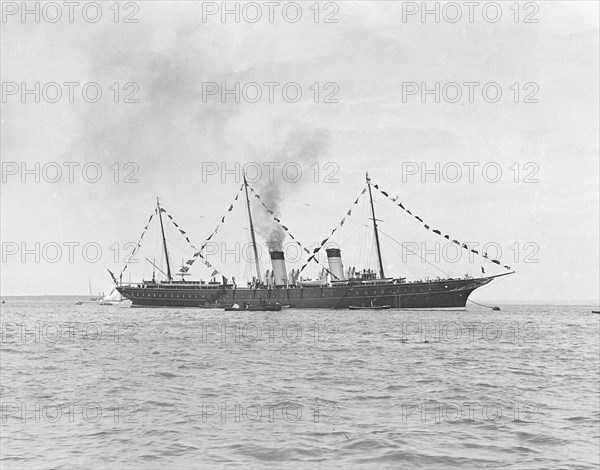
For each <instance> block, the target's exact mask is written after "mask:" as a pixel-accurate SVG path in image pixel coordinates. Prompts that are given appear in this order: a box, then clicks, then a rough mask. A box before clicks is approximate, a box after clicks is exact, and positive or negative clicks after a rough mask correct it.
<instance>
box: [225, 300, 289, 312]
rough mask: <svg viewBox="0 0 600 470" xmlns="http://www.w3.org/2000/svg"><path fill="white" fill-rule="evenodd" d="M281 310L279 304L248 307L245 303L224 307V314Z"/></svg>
mask: <svg viewBox="0 0 600 470" xmlns="http://www.w3.org/2000/svg"><path fill="white" fill-rule="evenodd" d="M280 310H281V304H280V303H279V302H275V303H268V304H263V305H249V304H247V303H245V304H244V305H242V306H240V305H238V304H233V305H232V306H231V307H225V311H226V312H241V311H247V312H279V311H280Z"/></svg>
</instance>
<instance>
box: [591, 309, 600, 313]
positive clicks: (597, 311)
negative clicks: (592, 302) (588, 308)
mask: <svg viewBox="0 0 600 470" xmlns="http://www.w3.org/2000/svg"><path fill="white" fill-rule="evenodd" d="M592 313H600V310H592Z"/></svg>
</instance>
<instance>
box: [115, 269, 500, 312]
mask: <svg viewBox="0 0 600 470" xmlns="http://www.w3.org/2000/svg"><path fill="white" fill-rule="evenodd" d="M492 279H493V277H484V278H478V279H449V280H440V281H430V282H414V283H407V282H401V283H400V282H398V283H397V282H392V283H385V284H375V285H365V284H354V285H340V286H322V287H289V288H283V287H282V288H273V289H267V288H258V289H251V288H241V287H240V288H233V287H231V286H228V287H225V286H220V285H214V284H213V285H199V284H195V285H191V284H190V283H187V284H188V285H186V283H183V282H177V283H164V284H162V283H161V284H143V285H139V286H121V287H118V288H117V290H118V291H119V292H120V293H121V294H122V295H123V296H124V297H126V298H127V299H130V300H131V301H132V306H133V307H195V308H198V307H200V308H226V307H231V306H232V305H233V304H234V303H238V304H240V303H246V304H248V305H249V306H250V307H252V308H260V306H261V305H262V303H263V301H266V302H279V303H281V304H282V305H284V306H290V307H293V308H328V309H331V308H349V307H350V306H355V307H370V306H374V307H377V306H382V305H391V306H392V308H399V309H464V308H465V304H466V302H467V298H468V297H469V295H470V294H471V292H473V291H474V290H475V289H477V288H478V287H481V286H483V285H485V284H487V283H488V282H490V281H491V280H492Z"/></svg>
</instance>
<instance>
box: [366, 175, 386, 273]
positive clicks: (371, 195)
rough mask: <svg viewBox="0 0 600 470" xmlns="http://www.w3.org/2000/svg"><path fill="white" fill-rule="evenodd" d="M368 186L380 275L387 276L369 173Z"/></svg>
mask: <svg viewBox="0 0 600 470" xmlns="http://www.w3.org/2000/svg"><path fill="white" fill-rule="evenodd" d="M367 186H368V187H369V199H370V201H371V214H372V215H373V219H372V220H373V230H374V232H375V246H376V247H377V261H378V262H379V276H380V277H381V279H384V278H385V275H384V273H383V261H382V259H381V246H380V245H379V232H378V230H377V218H376V217H375V207H374V206H373V194H372V193H371V178H369V173H367Z"/></svg>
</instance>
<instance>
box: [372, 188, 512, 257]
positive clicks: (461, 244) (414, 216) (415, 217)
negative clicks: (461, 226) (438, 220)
mask: <svg viewBox="0 0 600 470" xmlns="http://www.w3.org/2000/svg"><path fill="white" fill-rule="evenodd" d="M377 190H378V191H379V192H380V193H383V192H384V191H383V190H382V189H381V188H380V187H379V186H378V187H377ZM383 195H384V196H385V198H386V200H388V201H390V202H392V203H393V204H394V206H396V207H400V206H398V204H397V203H396V202H394V201H392V198H391V197H389V196H386V195H385V194H383ZM396 198H397V199H396V200H398V198H399V197H398V194H397V193H396ZM401 204H402V203H401ZM401 208H403V212H405V213H408V214H409V215H410V216H411V218H412V219H416V220H417V221H419V222H421V225H425V222H424V221H423V220H421V219H417V216H416V215H415V211H409V210H408V209H407V208H406V206H404V204H402V207H401ZM419 217H420V216H419ZM436 229H437V230H439V231H440V232H443V233H445V235H447V236H448V237H449V236H450V235H449V232H448V231H446V230H443V229H442V228H441V227H440V226H439V225H437V224H436ZM452 233H454V232H452ZM444 238H446V237H445V236H444ZM461 238H462V237H461ZM447 240H449V238H447ZM463 240H464V239H463ZM470 243H471V244H472V243H477V242H470ZM463 244H465V245H467V242H462V243H459V244H458V246H460V247H461V248H463V249H466V250H468V251H471V250H472V249H474V248H473V247H472V246H468V248H465V247H464V246H463ZM477 254H478V255H479V256H480V257H481V258H483V259H484V260H486V261H487V262H488V263H491V264H496V265H498V266H501V264H499V263H494V262H493V260H492V259H491V258H488V257H487V253H485V254H486V256H483V253H482V252H481V251H479V252H478V253H477ZM497 261H500V260H499V259H498V260H497ZM504 267H506V266H504Z"/></svg>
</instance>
